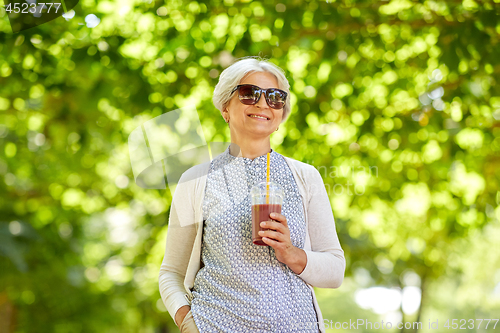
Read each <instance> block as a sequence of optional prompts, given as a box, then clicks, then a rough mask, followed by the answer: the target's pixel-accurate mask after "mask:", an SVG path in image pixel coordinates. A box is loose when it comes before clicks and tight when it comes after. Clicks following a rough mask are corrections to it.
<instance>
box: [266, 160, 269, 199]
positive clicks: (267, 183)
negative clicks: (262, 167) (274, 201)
mask: <svg viewBox="0 0 500 333" xmlns="http://www.w3.org/2000/svg"><path fill="white" fill-rule="evenodd" d="M269 155H270V153H267V179H266V180H267V182H266V187H267V192H266V204H269Z"/></svg>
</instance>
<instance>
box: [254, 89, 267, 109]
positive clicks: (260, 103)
mask: <svg viewBox="0 0 500 333" xmlns="http://www.w3.org/2000/svg"><path fill="white" fill-rule="evenodd" d="M255 105H256V106H258V107H260V108H267V107H269V105H267V101H266V96H265V95H264V92H262V93H261V95H260V99H259V101H258V102H257V104H255Z"/></svg>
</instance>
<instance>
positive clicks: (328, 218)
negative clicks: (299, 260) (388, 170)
mask: <svg viewBox="0 0 500 333" xmlns="http://www.w3.org/2000/svg"><path fill="white" fill-rule="evenodd" d="M307 183H308V184H307V188H308V192H309V204H308V205H307V217H308V232H309V237H310V240H311V250H304V251H305V252H306V256H307V263H306V267H305V268H304V270H303V271H302V273H300V274H299V277H300V278H302V279H303V280H304V281H305V282H307V283H309V284H310V285H312V286H313V287H318V288H338V287H340V285H341V284H342V282H343V280H344V273H345V266H346V262H345V258H344V251H343V250H342V247H341V246H340V242H339V239H338V236H337V232H336V230H335V219H334V217H333V212H332V208H331V205H330V199H329V198H328V194H327V192H326V189H325V185H324V184H323V179H322V178H321V175H320V173H319V171H318V170H316V169H315V168H312V171H311V173H310V176H309V177H308V179H307Z"/></svg>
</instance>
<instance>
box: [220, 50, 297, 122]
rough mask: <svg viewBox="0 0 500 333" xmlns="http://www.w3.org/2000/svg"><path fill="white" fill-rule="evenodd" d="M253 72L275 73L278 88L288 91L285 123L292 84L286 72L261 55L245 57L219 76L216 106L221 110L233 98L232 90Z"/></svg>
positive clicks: (288, 110)
mask: <svg viewBox="0 0 500 333" xmlns="http://www.w3.org/2000/svg"><path fill="white" fill-rule="evenodd" d="M253 72H268V73H271V74H273V75H274V76H275V77H276V79H277V80H278V88H279V89H281V90H283V91H285V92H286V93H287V98H286V103H285V106H284V107H283V118H282V119H281V123H283V122H284V121H285V120H286V118H287V117H288V115H289V114H290V110H291V107H290V84H289V83H288V80H287V78H286V76H285V72H284V71H283V70H282V69H281V68H279V67H278V66H276V65H275V64H273V63H272V62H269V61H267V60H265V59H262V58H259V57H245V58H241V59H240V60H238V61H236V62H235V63H233V64H232V65H231V66H229V67H228V68H226V69H225V70H224V71H223V72H222V73H221V75H220V76H219V82H218V83H217V85H216V86H215V90H214V96H213V98H212V101H213V103H214V105H215V107H216V108H217V109H218V110H219V111H220V112H221V114H222V111H224V108H225V107H226V105H227V104H228V103H229V101H230V100H231V96H232V95H231V91H232V90H233V89H234V87H236V86H237V85H238V84H240V81H241V79H243V77H245V75H247V74H250V73H253Z"/></svg>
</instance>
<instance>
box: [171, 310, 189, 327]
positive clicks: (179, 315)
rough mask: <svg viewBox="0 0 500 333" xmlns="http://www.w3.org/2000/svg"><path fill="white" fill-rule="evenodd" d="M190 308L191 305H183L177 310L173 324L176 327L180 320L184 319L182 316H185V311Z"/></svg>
mask: <svg viewBox="0 0 500 333" xmlns="http://www.w3.org/2000/svg"><path fill="white" fill-rule="evenodd" d="M189 310H191V307H190V306H189V305H184V306H182V307H181V308H179V310H177V312H176V313H175V319H174V320H175V324H176V325H177V327H180V326H181V324H182V322H183V321H184V318H185V317H186V315H187V313H188V312H189Z"/></svg>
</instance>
